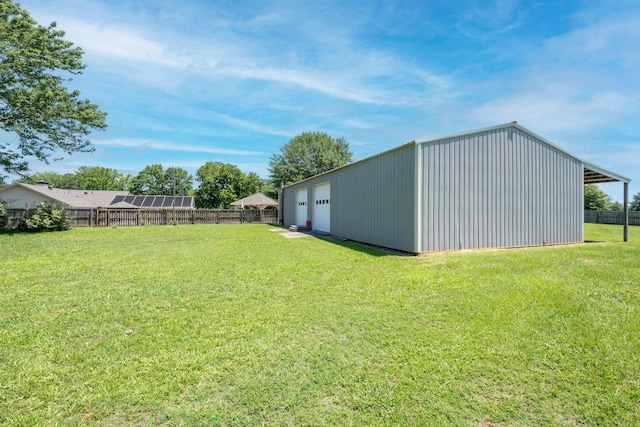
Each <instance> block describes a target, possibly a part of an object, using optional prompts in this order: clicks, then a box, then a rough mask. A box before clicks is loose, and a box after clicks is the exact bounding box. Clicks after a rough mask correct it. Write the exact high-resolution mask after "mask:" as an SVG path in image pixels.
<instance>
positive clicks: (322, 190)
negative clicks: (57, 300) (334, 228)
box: [311, 182, 331, 233]
mask: <svg viewBox="0 0 640 427" xmlns="http://www.w3.org/2000/svg"><path fill="white" fill-rule="evenodd" d="M311 228H312V229H314V230H318V231H324V232H327V233H330V232H331V183H330V182H324V183H322V184H318V185H316V186H314V187H313V220H312V221H311Z"/></svg>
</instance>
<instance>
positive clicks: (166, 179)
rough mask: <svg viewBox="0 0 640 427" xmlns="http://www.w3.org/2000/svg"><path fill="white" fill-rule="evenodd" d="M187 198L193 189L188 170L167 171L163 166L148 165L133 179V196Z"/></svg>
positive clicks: (172, 168)
mask: <svg viewBox="0 0 640 427" xmlns="http://www.w3.org/2000/svg"><path fill="white" fill-rule="evenodd" d="M174 186H175V194H176V196H186V195H188V194H189V191H190V190H191V189H193V177H192V176H191V175H190V174H189V172H187V171H186V170H184V169H182V168H178V167H170V168H167V170H166V171H165V170H164V168H163V167H162V165H160V164H153V165H147V166H145V168H144V169H143V170H142V171H140V172H139V173H138V175H136V176H135V177H133V178H132V179H131V188H130V190H129V191H130V192H131V193H132V194H149V195H165V196H171V195H173V192H174Z"/></svg>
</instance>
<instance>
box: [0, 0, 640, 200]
mask: <svg viewBox="0 0 640 427" xmlns="http://www.w3.org/2000/svg"><path fill="white" fill-rule="evenodd" d="M64 35H65V33H64V31H60V30H58V29H57V28H56V23H55V22H53V23H51V24H50V25H49V26H47V27H44V26H41V25H39V24H38V23H37V22H36V21H35V20H34V19H33V18H32V17H31V16H30V14H29V12H28V11H26V10H24V9H22V8H21V7H20V5H19V4H17V3H15V2H14V1H11V0H2V1H0V130H1V131H4V133H5V134H12V135H14V136H15V137H16V138H17V143H15V142H4V141H1V140H0V171H2V170H4V171H5V172H8V173H11V174H17V175H20V176H22V177H23V178H22V179H21V180H20V181H22V182H31V183H35V181H38V180H44V181H47V182H49V183H50V184H51V185H53V186H54V187H58V188H70V189H84V190H126V191H129V192H130V193H132V194H158V195H172V194H176V195H193V196H195V202H196V206H198V207H203V208H221V207H227V206H229V203H231V202H232V201H234V200H237V199H239V198H242V197H246V196H248V195H250V194H253V193H255V192H257V191H261V192H263V193H265V194H267V195H269V196H271V197H276V194H277V190H276V189H277V188H278V187H279V186H280V185H281V184H288V183H292V182H296V181H299V180H302V179H305V178H308V177H311V176H314V175H317V174H320V173H323V172H326V171H328V170H331V169H334V168H336V167H340V166H344V165H345V164H348V163H350V162H351V161H352V157H353V155H352V153H351V151H350V149H349V143H348V142H347V141H346V140H345V139H344V138H341V137H340V138H335V139H334V138H333V137H331V136H329V135H327V134H326V133H323V132H305V133H302V134H300V135H298V136H296V137H294V138H293V139H292V140H290V141H289V142H288V143H287V144H285V145H284V146H282V147H281V148H280V152H279V153H276V154H274V155H272V156H271V158H270V160H269V172H270V179H269V180H261V179H260V178H259V177H258V175H257V174H255V173H253V172H250V173H248V174H244V173H243V172H242V171H240V169H238V167H237V166H235V165H233V164H230V163H222V162H207V163H205V164H204V165H203V166H202V167H200V168H199V169H198V171H197V172H196V177H195V180H196V181H197V182H198V183H199V186H198V188H197V189H194V187H193V184H194V178H193V177H192V176H191V175H190V174H189V173H188V172H187V171H186V170H184V169H182V168H179V167H169V168H167V169H166V170H165V169H164V168H163V166H162V165H160V164H152V165H147V166H146V167H145V168H144V169H143V170H142V171H140V172H139V173H138V174H137V175H135V176H132V175H124V174H121V173H120V172H118V171H117V170H115V169H110V168H105V167H101V166H82V167H80V168H78V170H77V171H75V172H74V173H68V174H56V173H54V172H40V173H36V174H33V175H29V174H28V172H29V164H28V162H27V160H26V159H28V158H30V157H32V158H35V159H37V160H39V161H44V162H45V163H48V161H49V159H50V158H51V157H52V156H53V155H58V154H59V153H60V152H63V153H66V154H72V153H75V152H87V151H93V148H92V147H91V144H90V142H89V140H88V137H87V136H88V135H89V133H90V132H91V131H92V130H104V129H105V128H106V127H107V125H106V121H105V118H106V113H104V112H102V111H100V110H99V109H98V106H97V105H95V104H92V103H91V102H90V101H89V100H88V99H81V98H80V93H79V92H78V91H77V90H73V91H70V90H69V89H68V88H67V87H66V86H65V82H68V81H70V80H71V78H70V76H76V75H80V74H82V70H83V69H84V68H85V64H84V63H83V62H82V55H83V54H84V52H83V51H82V49H80V48H79V47H77V46H74V45H73V43H72V42H70V41H67V40H65V39H64ZM0 136H2V135H0ZM2 185H6V183H5V182H4V180H3V178H2V174H0V186H2ZM584 208H585V209H588V210H607V209H622V204H621V203H619V202H613V201H612V200H611V198H610V197H609V196H607V195H606V193H604V192H603V191H602V190H600V189H599V188H598V187H596V186H595V185H585V189H584ZM630 209H631V210H640V193H638V194H636V195H634V196H633V199H632V201H631V203H630Z"/></svg>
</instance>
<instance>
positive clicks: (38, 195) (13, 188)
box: [0, 183, 129, 208]
mask: <svg viewBox="0 0 640 427" xmlns="http://www.w3.org/2000/svg"><path fill="white" fill-rule="evenodd" d="M126 194H129V193H128V192H127V191H101V190H65V189H62V188H53V187H49V186H46V185H33V184H22V183H16V184H11V185H9V186H7V187H4V188H0V198H2V199H5V200H7V201H11V199H12V195H14V196H13V197H14V198H16V199H20V200H21V202H24V200H25V198H26V197H25V196H27V195H31V197H32V198H33V202H32V203H30V205H31V204H34V203H36V204H37V203H39V202H40V201H42V199H46V200H49V201H50V202H54V203H59V204H62V205H66V206H68V207H72V208H96V207H104V206H107V205H109V204H110V203H111V201H112V200H113V198H114V197H116V196H119V195H126ZM18 195H19V196H20V197H18ZM21 204H23V203H21Z"/></svg>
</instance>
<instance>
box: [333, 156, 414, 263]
mask: <svg viewBox="0 0 640 427" xmlns="http://www.w3.org/2000/svg"><path fill="white" fill-rule="evenodd" d="M415 155H416V149H415V145H411V146H407V147H404V148H401V149H399V150H395V151H392V152H389V153H386V154H383V155H381V156H377V157H374V158H371V159H368V160H365V161H363V162H360V163H357V164H354V165H353V166H350V167H347V168H342V169H339V170H337V171H335V172H334V173H330V174H328V176H327V175H325V176H324V180H325V181H326V180H327V179H329V180H331V181H332V186H331V192H332V203H331V232H332V234H334V235H336V236H340V237H344V238H347V239H351V240H356V241H361V242H366V243H371V244H375V245H379V246H384V247H389V248H394V249H401V250H406V251H411V252H416V251H419V248H415V247H414V237H415V236H414V233H415V232H416V227H415V225H416V221H415V208H414V203H413V200H414V197H415V185H416V182H415V171H414V170H415V167H416V161H415Z"/></svg>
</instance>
